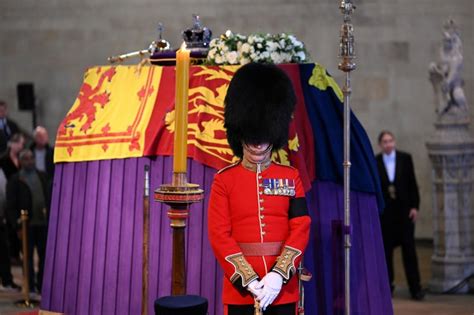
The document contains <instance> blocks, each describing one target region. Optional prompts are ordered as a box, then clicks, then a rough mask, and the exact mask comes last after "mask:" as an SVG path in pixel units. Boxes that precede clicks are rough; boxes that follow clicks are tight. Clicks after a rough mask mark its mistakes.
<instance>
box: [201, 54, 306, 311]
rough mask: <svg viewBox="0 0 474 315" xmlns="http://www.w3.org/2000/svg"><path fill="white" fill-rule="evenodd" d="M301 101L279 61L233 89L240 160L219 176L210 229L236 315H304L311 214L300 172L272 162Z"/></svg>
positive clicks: (240, 79)
mask: <svg viewBox="0 0 474 315" xmlns="http://www.w3.org/2000/svg"><path fill="white" fill-rule="evenodd" d="M295 103H296V97H295V93H294V91H293V85H292V83H291V81H290V79H289V78H288V76H287V75H286V74H285V72H283V71H282V70H281V69H279V68H278V67H276V66H274V65H268V64H256V63H250V64H247V65H245V66H243V67H241V68H240V69H239V70H238V71H237V72H236V73H235V75H234V77H233V79H232V81H231V82H230V85H229V89H228V91H227V96H226V98H225V113H224V118H225V127H226V129H227V140H228V142H229V145H230V147H231V148H232V150H233V152H234V154H235V155H236V156H237V157H239V158H240V160H239V162H237V163H235V164H232V165H230V166H228V167H226V168H224V169H222V170H220V171H219V172H218V173H217V174H216V176H215V178H214V182H213V185H212V189H211V196H210V201H209V211H208V212H209V213H208V229H209V240H210V242H211V245H212V248H213V250H214V253H215V255H216V257H217V260H218V262H219V264H220V265H221V267H222V269H223V270H224V287H223V302H224V310H225V311H224V313H225V314H228V315H233V314H238V315H245V314H254V312H255V313H258V312H261V311H265V314H284V315H290V314H295V313H296V307H297V302H298V298H299V291H298V279H297V276H294V275H295V274H296V268H297V266H298V264H299V261H300V260H301V258H302V255H303V252H304V249H305V247H306V244H307V242H308V238H309V228H310V221H311V219H310V217H309V215H308V209H307V206H306V200H305V194H304V190H303V187H302V184H301V180H300V177H299V174H298V171H297V170H296V169H295V168H293V167H289V166H284V165H280V164H277V163H274V162H272V161H271V155H272V151H276V150H279V149H280V148H282V147H283V146H285V145H286V144H287V143H288V129H289V124H290V121H291V118H292V114H293V111H294V108H295Z"/></svg>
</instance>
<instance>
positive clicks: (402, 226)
mask: <svg viewBox="0 0 474 315" xmlns="http://www.w3.org/2000/svg"><path fill="white" fill-rule="evenodd" d="M408 215H409V211H406V210H405V211H402V210H400V209H394V208H391V207H387V208H386V209H385V210H384V213H383V215H382V235H383V242H384V248H385V259H386V262H387V269H388V276H389V281H390V286H391V288H392V290H393V288H394V286H393V280H394V273H393V250H394V249H395V248H396V247H397V246H399V245H400V246H401V248H402V260H403V267H404V269H405V276H406V279H407V282H408V287H409V288H410V293H411V294H412V295H414V294H415V293H417V292H418V291H420V289H421V286H420V273H419V270H418V258H417V255H416V248H415V223H413V222H412V221H411V219H410V218H409V217H408Z"/></svg>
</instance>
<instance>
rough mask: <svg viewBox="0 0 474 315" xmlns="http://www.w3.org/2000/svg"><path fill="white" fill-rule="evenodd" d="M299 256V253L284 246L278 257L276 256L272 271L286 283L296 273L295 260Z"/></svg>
mask: <svg viewBox="0 0 474 315" xmlns="http://www.w3.org/2000/svg"><path fill="white" fill-rule="evenodd" d="M300 255H301V251H300V250H298V249H296V248H293V247H291V246H288V245H286V246H285V247H284V248H283V251H282V253H281V255H280V256H278V258H277V260H276V262H275V265H274V266H273V268H272V270H273V271H275V272H277V273H278V274H280V275H281V276H282V277H283V279H284V280H285V282H286V281H288V280H290V277H291V275H292V274H293V273H294V272H295V271H296V266H295V260H296V258H297V257H298V256H300Z"/></svg>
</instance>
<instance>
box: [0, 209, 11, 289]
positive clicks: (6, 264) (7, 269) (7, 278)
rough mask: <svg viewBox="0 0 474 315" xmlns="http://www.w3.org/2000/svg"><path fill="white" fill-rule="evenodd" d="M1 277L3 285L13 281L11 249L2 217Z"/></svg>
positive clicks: (0, 223) (0, 243) (0, 224)
mask: <svg viewBox="0 0 474 315" xmlns="http://www.w3.org/2000/svg"><path fill="white" fill-rule="evenodd" d="M0 278H1V279H2V284H3V285H10V284H11V283H12V282H13V277H12V271H11V265H10V249H9V245H8V232H7V226H6V225H5V224H4V222H3V219H1V218H0Z"/></svg>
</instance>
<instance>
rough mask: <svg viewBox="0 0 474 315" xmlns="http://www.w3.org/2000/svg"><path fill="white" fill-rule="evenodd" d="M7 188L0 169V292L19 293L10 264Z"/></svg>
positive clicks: (5, 179)
mask: <svg viewBox="0 0 474 315" xmlns="http://www.w3.org/2000/svg"><path fill="white" fill-rule="evenodd" d="M6 186H7V178H6V177H5V174H4V173H3V171H2V170H1V169H0V280H1V285H0V291H19V290H20V287H19V286H18V285H17V284H16V283H15V282H13V275H12V271H11V263H10V250H9V241H8V229H7V224H6V223H7V222H6V191H5V190H6Z"/></svg>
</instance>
